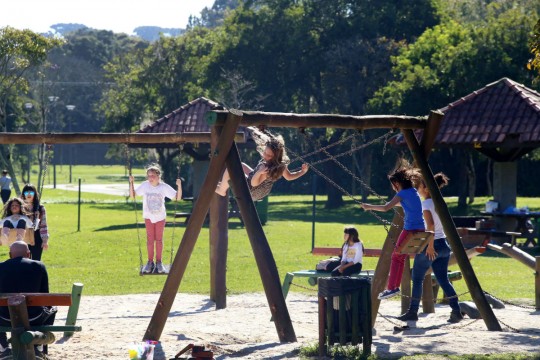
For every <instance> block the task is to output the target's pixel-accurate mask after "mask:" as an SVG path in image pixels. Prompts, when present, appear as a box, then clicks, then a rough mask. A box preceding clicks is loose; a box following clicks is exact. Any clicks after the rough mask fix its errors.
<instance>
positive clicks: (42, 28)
mask: <svg viewBox="0 0 540 360" xmlns="http://www.w3.org/2000/svg"><path fill="white" fill-rule="evenodd" d="M213 3H214V0H4V1H2V4H1V5H0V9H1V11H0V28H1V27H5V26H11V27H14V28H17V29H30V30H32V31H34V32H40V33H42V32H47V31H49V30H50V26H51V25H54V24H58V23H77V24H83V25H86V26H88V27H91V28H95V29H103V30H111V31H114V32H118V33H120V32H123V33H127V34H132V33H133V29H135V28H136V27H138V26H159V27H162V28H185V27H186V25H187V22H188V19H189V16H190V15H194V16H199V15H200V12H201V10H202V9H203V8H205V7H211V6H212V5H213Z"/></svg>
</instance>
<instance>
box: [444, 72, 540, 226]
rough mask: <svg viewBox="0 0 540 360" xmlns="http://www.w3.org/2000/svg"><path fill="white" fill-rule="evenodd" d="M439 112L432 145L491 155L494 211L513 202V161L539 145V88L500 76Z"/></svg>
mask: <svg viewBox="0 0 540 360" xmlns="http://www.w3.org/2000/svg"><path fill="white" fill-rule="evenodd" d="M439 111H441V112H442V113H444V118H443V120H442V122H441V124H440V128H439V131H438V134H437V136H436V138H435V146H436V147H460V148H469V149H474V150H476V151H478V152H480V153H482V154H484V155H486V156H487V157H489V158H490V159H492V160H493V161H494V165H493V198H494V200H495V201H496V202H498V204H499V210H500V211H504V210H505V209H506V208H507V207H509V206H514V207H515V206H516V197H517V162H516V160H518V159H519V158H521V157H522V156H523V155H525V154H527V153H529V152H531V151H533V150H534V149H536V148H537V147H539V146H540V93H538V92H536V91H534V90H532V89H529V88H527V87H526V86H524V85H522V84H519V83H517V82H515V81H513V80H510V79H508V78H502V79H500V80H498V81H495V82H493V83H491V84H488V85H486V86H485V87H483V88H481V89H478V90H476V91H474V92H472V93H470V94H468V95H466V96H464V97H462V98H460V99H459V100H457V101H454V102H452V103H451V104H449V105H447V106H445V107H444V108H442V109H439ZM501 225H502V227H503V228H505V227H511V225H512V224H501Z"/></svg>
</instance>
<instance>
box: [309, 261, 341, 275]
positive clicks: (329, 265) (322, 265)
mask: <svg viewBox="0 0 540 360" xmlns="http://www.w3.org/2000/svg"><path fill="white" fill-rule="evenodd" d="M339 264H341V259H340V258H338V257H333V258H330V259H324V260H321V261H319V263H318V264H317V265H316V266H315V270H317V271H327V272H330V271H332V270H334V269H335V268H337V267H338V266H339Z"/></svg>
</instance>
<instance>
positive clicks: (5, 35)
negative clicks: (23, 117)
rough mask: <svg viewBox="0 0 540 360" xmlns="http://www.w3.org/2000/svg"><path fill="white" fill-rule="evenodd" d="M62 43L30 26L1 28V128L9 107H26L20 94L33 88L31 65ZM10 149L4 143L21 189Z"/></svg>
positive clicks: (3, 154) (0, 153) (2, 152)
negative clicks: (27, 77) (30, 79)
mask: <svg viewBox="0 0 540 360" xmlns="http://www.w3.org/2000/svg"><path fill="white" fill-rule="evenodd" d="M61 44H62V41H61V40H60V39H56V38H46V37H44V36H42V35H39V34H36V33H34V32H32V31H30V30H17V29H14V28H11V27H4V28H1V29H0V131H6V130H7V126H8V117H9V115H11V113H10V112H8V111H7V110H8V109H11V110H12V111H19V112H22V111H23V110H22V104H21V103H20V100H18V99H17V98H16V96H17V95H19V94H24V93H26V92H27V91H28V89H29V84H28V81H27V79H26V75H27V73H28V72H29V71H30V69H32V68H34V67H37V66H39V65H41V64H43V63H45V62H46V60H47V54H48V52H49V51H50V50H51V49H53V48H54V47H56V46H59V45H61ZM17 109H21V110H17ZM14 115H15V116H17V115H16V114H14ZM9 151H10V149H9V147H8V146H1V147H0V160H1V161H2V163H3V164H4V165H5V166H6V168H7V170H8V171H9V173H10V174H11V175H12V180H13V187H14V189H15V192H16V193H19V184H18V181H17V174H16V172H15V170H14V167H13V163H12V160H11V157H10V154H9Z"/></svg>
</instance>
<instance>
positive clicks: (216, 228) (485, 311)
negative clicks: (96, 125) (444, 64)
mask: <svg viewBox="0 0 540 360" xmlns="http://www.w3.org/2000/svg"><path fill="white" fill-rule="evenodd" d="M442 117H443V114H442V113H438V112H432V113H431V114H430V116H429V117H428V119H427V121H426V119H425V118H420V117H411V116H392V115H378V116H351V115H326V114H291V113H265V112H253V111H238V110H232V109H231V110H214V111H211V112H209V113H207V119H206V120H207V123H208V124H209V125H213V126H212V134H211V137H210V140H211V144H212V153H211V158H210V165H209V167H208V172H207V175H206V178H205V180H204V182H203V184H202V187H201V191H200V195H199V197H198V199H197V201H196V202H195V203H194V206H193V209H192V215H191V216H190V218H189V220H188V223H187V226H186V229H185V231H184V234H183V237H182V240H181V242H180V245H179V248H178V251H177V252H176V255H175V257H174V260H173V261H172V263H171V267H170V272H169V275H168V276H167V280H166V281H165V284H164V287H163V291H162V292H161V294H160V297H159V299H158V301H157V304H156V308H155V310H154V313H153V315H152V318H151V320H150V323H149V324H148V328H147V330H146V332H145V334H144V336H143V340H156V341H157V340H159V339H160V337H161V334H162V332H163V329H164V327H165V323H166V321H167V318H168V316H169V313H170V311H171V308H172V304H173V302H174V299H175V297H176V295H177V293H178V289H179V286H180V283H181V281H182V278H183V276H184V273H185V270H186V268H187V264H188V263H189V259H190V257H191V254H192V252H193V249H194V247H195V243H196V241H197V239H198V236H199V234H200V231H201V229H202V226H203V224H204V220H205V218H206V214H207V213H208V211H209V210H210V237H211V238H210V252H211V254H210V267H211V270H210V282H211V299H213V300H215V301H216V307H220V306H221V307H224V306H225V301H224V300H225V294H226V286H225V274H226V258H227V241H228V239H227V211H228V201H227V199H224V198H223V199H218V198H219V196H217V195H215V192H214V190H215V189H216V186H217V184H218V181H219V180H220V178H221V176H222V174H223V171H224V170H225V167H227V169H228V171H229V174H230V177H231V185H232V186H231V187H232V190H233V192H234V194H235V196H236V200H237V203H238V206H239V208H240V211H241V213H242V217H243V220H244V224H245V229H246V232H247V235H248V238H249V241H250V243H251V246H252V248H253V252H254V256H255V260H256V263H257V267H258V269H259V273H260V276H261V280H262V283H263V288H264V291H265V293H266V298H267V300H268V303H269V308H270V311H271V315H272V318H273V319H274V325H275V326H276V331H277V335H278V337H279V340H280V341H281V342H295V341H296V335H295V332H294V329H293V326H292V322H291V319H290V316H289V312H288V309H287V305H286V303H285V299H284V296H283V293H282V290H281V281H280V277H279V273H278V270H277V266H276V263H275V260H274V258H273V255H272V251H271V249H270V246H269V243H268V240H267V238H266V235H265V233H264V231H263V229H262V226H261V224H260V221H259V219H258V216H257V212H256V209H255V205H254V203H253V201H252V199H251V194H250V192H249V189H248V186H247V183H246V181H245V176H244V172H243V170H242V164H241V160H240V157H239V153H238V149H237V146H236V142H235V140H236V136H235V135H236V131H237V129H238V127H239V126H264V127H273V128H274V127H294V128H308V127H309V128H342V129H357V130H360V129H372V128H386V129H401V131H402V133H403V134H404V137H405V140H406V142H407V145H408V147H409V149H410V151H411V153H412V155H413V158H414V160H415V163H416V166H417V167H418V168H419V169H420V170H421V172H422V175H423V178H424V181H425V182H426V186H427V188H428V190H429V191H430V194H431V195H432V199H433V202H434V204H435V208H436V210H437V213H438V214H439V217H440V218H441V222H442V224H443V227H444V230H445V233H446V235H447V238H448V241H449V243H450V245H451V248H452V251H453V252H454V254H455V257H456V260H457V263H458V265H459V267H460V269H461V271H462V273H463V276H464V277H465V279H466V284H467V286H468V287H469V292H470V294H471V297H472V299H473V300H474V302H475V304H476V306H477V308H478V310H479V311H480V314H481V315H482V318H483V320H484V322H485V324H486V326H487V328H488V330H491V331H501V330H502V329H501V326H500V324H499V322H498V321H497V319H496V318H495V315H494V314H493V310H492V309H491V307H490V306H489V304H488V302H487V300H486V298H485V295H484V292H483V291H482V288H481V286H480V284H479V282H478V279H477V278H476V275H475V273H474V270H473V268H472V266H471V264H470V262H469V260H468V257H467V254H466V252H465V250H464V248H463V245H462V244H461V241H460V238H459V235H458V233H457V231H456V229H455V226H454V224H453V222H452V218H451V215H450V213H449V211H448V208H447V206H446V203H445V202H444V199H443V198H442V195H441V193H440V191H439V189H438V187H437V185H436V183H435V180H434V178H433V173H432V172H431V169H430V167H429V164H428V162H427V157H428V155H429V152H430V151H431V147H432V145H433V142H434V139H435V135H436V134H437V131H438V128H439V124H440V122H441V120H442ZM415 129H423V130H424V136H423V138H422V143H419V142H418V140H417V139H416V137H415V135H414V133H413V130H415ZM190 135H191V136H190ZM190 137H191V138H190ZM193 137H199V141H194V140H193ZM201 137H204V139H201ZM203 141H204V142H208V136H204V135H202V134H170V133H168V134H130V135H128V136H127V139H126V134H103V133H100V134H91V135H90V134H80V133H76V134H67V133H64V134H39V133H38V134H28V133H24V134H20V133H3V134H0V144H21V143H48V144H52V143H82V142H102V143H126V142H127V143H149V144H150V143H154V144H156V143H177V144H179V143H184V142H203ZM223 202H224V203H225V205H223V204H222V203H223ZM402 223H403V219H402V217H401V216H398V215H397V214H395V215H394V219H393V220H392V224H393V225H392V226H390V228H389V231H388V235H387V239H386V241H385V243H384V245H383V249H382V252H381V257H380V260H379V262H378V264H377V267H376V269H375V276H374V278H373V282H372V285H371V286H372V290H371V293H372V297H374V298H372V324H374V321H375V318H376V315H377V312H378V306H379V303H380V302H379V301H378V300H377V299H376V294H378V293H379V292H380V291H382V289H383V288H384V286H385V284H386V280H387V276H388V270H389V269H388V268H389V264H390V261H389V259H390V255H391V253H392V251H393V248H394V245H393V243H394V241H395V239H396V238H397V236H398V234H399V229H400V228H401V226H402ZM424 241H425V240H424ZM374 310H375V311H374Z"/></svg>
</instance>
